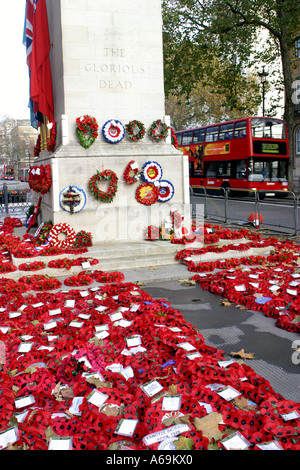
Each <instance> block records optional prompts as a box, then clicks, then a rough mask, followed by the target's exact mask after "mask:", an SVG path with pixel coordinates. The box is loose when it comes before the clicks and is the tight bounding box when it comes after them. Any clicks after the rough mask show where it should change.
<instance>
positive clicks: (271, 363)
mask: <svg viewBox="0 0 300 470" xmlns="http://www.w3.org/2000/svg"><path fill="white" fill-rule="evenodd" d="M122 272H123V274H124V276H125V282H139V283H142V284H143V285H142V286H141V287H142V289H143V290H144V291H145V292H147V293H149V294H150V295H151V296H152V297H153V298H158V299H165V300H167V301H169V302H170V304H171V306H172V307H173V308H174V309H176V310H179V311H180V312H181V313H182V314H183V316H184V318H185V320H186V321H188V322H189V323H190V324H192V325H193V326H195V327H196V328H198V329H199V331H200V333H201V334H202V336H203V338H204V339H205V342H206V344H207V345H209V346H213V347H215V348H217V349H221V350H223V351H224V352H225V354H226V355H228V359H231V356H230V354H231V353H232V352H238V351H240V350H241V349H244V350H245V352H246V353H253V356H254V359H244V362H245V364H247V365H248V366H250V367H251V368H252V369H253V370H254V371H255V372H256V373H257V374H259V375H260V376H262V377H264V378H265V379H267V380H268V381H269V382H270V385H271V386H272V387H273V389H274V390H275V391H276V392H277V393H280V394H281V395H282V396H283V397H284V398H286V399H288V400H293V401H295V402H297V403H300V353H299V355H297V354H296V355H295V352H294V349H295V348H296V347H297V346H299V345H300V335H299V334H298V333H293V332H288V331H285V330H283V329H281V328H278V327H276V326H275V320H273V319H272V318H269V317H266V316H265V315H264V314H263V313H262V312H257V311H253V310H248V309H246V310H242V309H240V308H238V307H237V306H236V305H235V304H231V305H230V306H223V305H222V303H221V302H222V297H220V296H218V295H215V294H212V293H210V292H208V291H205V290H203V289H201V287H200V286H199V285H189V283H188V282H180V281H184V280H188V279H190V278H191V277H192V273H190V272H188V271H187V268H186V267H185V266H184V265H180V264H179V265H175V266H174V265H172V266H162V267H157V269H154V270H153V267H152V269H150V268H137V269H132V270H122ZM294 342H297V343H296V346H295V343H294ZM293 355H294V356H293ZM293 358H294V360H293ZM295 358H296V360H295ZM295 362H298V364H296V363H295Z"/></svg>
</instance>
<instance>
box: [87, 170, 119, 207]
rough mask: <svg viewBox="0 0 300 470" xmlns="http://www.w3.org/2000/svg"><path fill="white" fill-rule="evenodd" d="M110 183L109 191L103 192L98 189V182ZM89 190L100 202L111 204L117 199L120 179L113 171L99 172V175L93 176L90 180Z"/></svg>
mask: <svg viewBox="0 0 300 470" xmlns="http://www.w3.org/2000/svg"><path fill="white" fill-rule="evenodd" d="M103 180H105V181H109V186H108V189H107V191H106V192H105V191H101V190H100V189H99V188H98V184H97V183H98V181H103ZM89 188H90V190H91V192H92V194H93V196H94V197H95V199H97V200H98V201H102V202H111V201H112V200H113V198H114V197H115V195H116V193H117V189H118V177H117V175H116V174H115V173H114V172H113V171H111V170H104V171H101V172H100V171H97V173H96V174H95V175H94V176H92V177H91V178H90V180H89Z"/></svg>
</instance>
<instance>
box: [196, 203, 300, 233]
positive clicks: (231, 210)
mask: <svg viewBox="0 0 300 470" xmlns="http://www.w3.org/2000/svg"><path fill="white" fill-rule="evenodd" d="M194 202H195V204H196V213H197V217H201V214H204V203H205V199H204V197H203V196H200V195H197V196H195V197H194ZM257 210H258V211H259V213H260V214H261V215H262V217H263V223H262V224H261V226H260V228H261V229H263V228H265V229H269V230H272V231H278V232H280V233H286V234H288V235H294V233H295V232H296V228H297V227H299V223H298V220H299V217H300V206H299V205H297V200H296V201H294V200H293V199H288V198H283V199H276V198H265V199H264V200H262V201H259V203H258V205H256V203H255V198H254V197H253V198H250V197H244V198H230V197H229V198H228V201H227V210H226V206H225V199H224V197H221V196H211V195H210V196H207V198H206V214H207V217H206V219H205V221H206V222H210V221H214V222H219V223H220V224H222V223H224V222H225V217H226V214H227V222H228V223H235V224H238V225H243V224H247V223H248V217H249V216H250V214H251V213H252V212H256V211H257Z"/></svg>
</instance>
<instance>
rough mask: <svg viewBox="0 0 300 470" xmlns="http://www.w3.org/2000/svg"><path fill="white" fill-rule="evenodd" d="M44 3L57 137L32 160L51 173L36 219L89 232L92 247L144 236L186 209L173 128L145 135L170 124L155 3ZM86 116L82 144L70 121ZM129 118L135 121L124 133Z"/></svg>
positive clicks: (184, 175)
mask: <svg viewBox="0 0 300 470" xmlns="http://www.w3.org/2000/svg"><path fill="white" fill-rule="evenodd" d="M46 4H47V13H48V24H49V33H50V41H51V52H50V62H51V73H52V82H53V97H54V119H55V123H56V125H57V144H56V147H55V150H54V151H53V152H49V151H47V150H43V151H41V153H40V155H39V157H38V159H37V160H36V161H35V165H50V167H51V172H52V186H51V190H50V192H48V193H47V194H44V195H43V197H42V202H41V206H40V214H41V215H40V218H42V220H43V221H46V220H52V222H53V224H61V223H67V224H69V225H70V226H71V227H73V228H74V229H75V230H76V232H78V231H80V230H86V231H88V232H91V233H92V236H93V242H94V243H95V244H97V243H100V242H103V241H109V240H114V241H117V240H120V241H139V240H143V239H144V231H145V229H146V228H147V227H148V226H149V225H155V226H158V225H160V224H161V223H163V222H164V220H165V218H166V217H168V216H169V214H170V211H172V210H174V209H175V210H178V211H179V212H180V213H181V214H187V216H189V182H188V181H189V180H188V162H187V160H186V159H185V157H183V156H182V154H181V152H180V151H178V150H177V149H176V148H175V147H174V145H173V144H172V142H171V133H170V130H168V132H167V133H168V135H167V137H166V139H164V138H162V139H161V140H160V141H158V142H157V141H153V140H152V138H151V137H150V136H149V135H148V131H149V129H151V127H154V130H155V132H156V134H157V135H158V136H159V135H160V134H162V133H163V132H162V130H164V129H165V128H164V127H161V126H158V125H157V126H155V125H154V123H155V122H157V121H160V122H162V123H166V124H169V122H168V117H167V116H165V108H164V77H163V47H162V14H161V1H160V0H131V1H130V2H128V1H126V0H114V2H108V1H107V0H47V2H46ZM84 116H89V117H90V118H91V117H92V118H93V119H94V121H96V123H97V125H98V127H99V129H98V137H97V138H96V139H95V141H94V142H93V143H92V144H91V145H89V146H88V145H83V144H82V143H81V141H80V137H79V134H80V132H79V134H78V133H77V125H78V124H77V120H78V119H79V120H81V122H83V117H84ZM133 121H138V123H139V124H138V125H136V124H135V125H134V126H133V127H134V130H132V133H130V132H127V127H126V126H127V125H128V124H131V125H133ZM143 128H144V132H145V134H144V136H143V138H138V137H140V135H139V133H141V132H142V129H143ZM134 136H136V137H137V138H136V140H134V139H133V137H134ZM81 137H82V135H81ZM85 139H86V137H85ZM90 143H91V142H89V144H90ZM125 170H126V171H125ZM125 175H127V176H128V178H129V179H130V178H133V179H134V182H133V183H132V184H130V182H129V181H128V179H127V178H126V177H125ZM93 177H94V178H93ZM136 178H137V179H136ZM92 182H93V184H94V186H93V188H94V191H93V189H91V184H92ZM70 186H71V188H70ZM153 186H154V189H153ZM72 190H73V191H75V192H76V191H77V193H76V194H77V197H78V199H77V203H76V198H75V202H74V206H73V210H72V211H71V210H70V205H68V204H66V205H65V206H64V203H65V202H66V201H68V191H71V192H72ZM152 190H153V191H152ZM95 193H96V194H95ZM97 195H98V196H99V197H98V199H97V197H96V196H97ZM65 196H66V199H63V198H64V197H65ZM109 196H111V197H109ZM35 198H37V196H36V195H35Z"/></svg>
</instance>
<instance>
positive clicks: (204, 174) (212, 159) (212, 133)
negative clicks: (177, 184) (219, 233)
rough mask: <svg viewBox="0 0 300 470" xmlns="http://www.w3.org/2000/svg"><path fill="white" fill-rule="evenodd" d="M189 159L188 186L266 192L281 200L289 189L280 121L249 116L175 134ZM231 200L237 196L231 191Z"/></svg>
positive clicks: (286, 150) (285, 144) (284, 136)
mask: <svg viewBox="0 0 300 470" xmlns="http://www.w3.org/2000/svg"><path fill="white" fill-rule="evenodd" d="M175 135H176V137H177V140H178V147H179V149H180V150H181V151H182V152H183V154H184V155H188V157H189V175H190V186H191V187H192V188H193V189H195V190H196V191H197V189H199V188H201V187H205V188H207V189H209V190H212V189H213V190H218V191H222V189H221V188H224V189H225V188H230V189H232V190H239V191H238V192H239V194H247V190H248V193H249V190H259V191H264V193H262V195H266V194H267V195H272V196H273V195H284V194H285V193H287V191H288V189H289V185H288V164H289V145H288V138H287V129H286V124H285V122H284V121H283V120H281V119H275V118H267V117H248V118H244V119H237V120H234V121H228V122H222V123H220V124H214V125H210V126H204V127H197V128H195V129H188V130H182V131H177V132H175ZM231 194H232V195H234V194H235V191H231Z"/></svg>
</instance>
